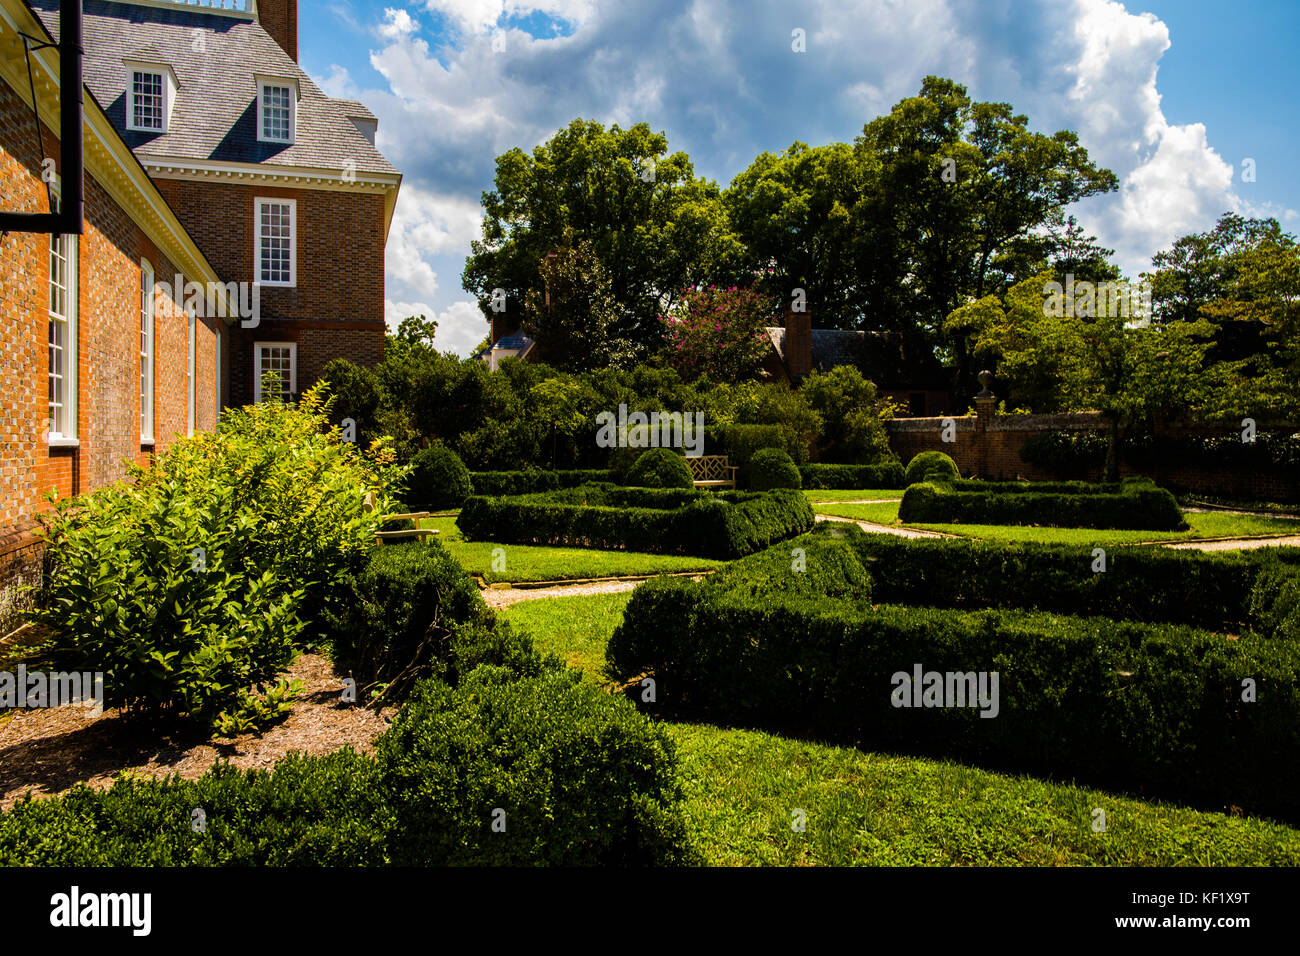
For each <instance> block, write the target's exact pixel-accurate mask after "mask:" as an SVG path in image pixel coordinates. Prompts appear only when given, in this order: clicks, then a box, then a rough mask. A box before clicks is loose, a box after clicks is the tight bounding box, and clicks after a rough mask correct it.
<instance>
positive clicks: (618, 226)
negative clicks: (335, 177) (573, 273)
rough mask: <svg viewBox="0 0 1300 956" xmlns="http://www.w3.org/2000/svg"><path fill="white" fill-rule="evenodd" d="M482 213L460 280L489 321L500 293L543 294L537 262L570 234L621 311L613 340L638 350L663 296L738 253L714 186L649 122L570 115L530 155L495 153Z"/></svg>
mask: <svg viewBox="0 0 1300 956" xmlns="http://www.w3.org/2000/svg"><path fill="white" fill-rule="evenodd" d="M483 209H484V214H483V238H482V239H481V240H477V241H475V242H474V243H473V244H472V246H471V248H472V254H471V255H470V257H469V258H468V260H466V263H465V271H464V273H463V275H462V277H461V281H462V284H463V285H464V287H465V289H466V290H467V291H469V292H471V293H473V294H474V295H475V296H476V297H477V298H478V301H479V307H480V308H481V309H482V310H483V314H484V315H485V316H487V315H491V314H492V313H491V302H492V298H493V295H494V292H495V290H497V289H500V290H502V292H503V293H504V295H505V308H506V310H507V311H509V310H510V309H512V308H514V309H520V308H522V304H523V302H524V301H525V297H526V295H527V293H528V291H529V290H530V289H539V290H540V289H541V281H540V277H539V274H538V267H539V264H540V263H541V261H542V259H543V257H544V256H545V255H546V254H547V252H549V251H550V250H551V249H553V248H555V247H556V246H558V245H560V244H561V243H563V242H564V237H565V229H566V228H570V229H572V230H573V234H574V236H575V238H576V239H578V240H583V239H585V240H587V241H588V242H590V243H591V246H592V249H593V251H594V254H595V256H596V258H597V259H598V260H599V261H600V262H601V264H602V266H603V267H604V269H605V270H606V271H607V273H608V275H609V282H610V291H611V293H612V295H613V298H614V301H615V303H616V304H617V308H618V312H619V314H618V318H617V321H616V322H615V323H614V325H613V327H612V328H611V334H612V335H613V336H614V337H616V338H627V339H628V340H630V341H631V342H632V343H633V344H634V345H636V346H638V347H641V346H647V345H653V344H656V343H657V341H658V337H659V335H660V333H661V329H660V326H659V323H658V321H657V318H658V316H659V314H660V312H661V310H662V308H663V307H664V304H665V302H664V301H661V299H662V300H666V301H667V302H671V299H672V297H673V295H674V293H675V292H676V290H678V289H681V288H683V287H686V286H694V285H698V284H699V283H700V282H702V281H705V280H709V279H713V278H714V277H715V276H716V275H719V274H723V273H726V272H727V271H728V270H729V269H732V268H734V264H735V263H736V262H738V261H739V260H740V258H741V252H742V250H741V247H740V244H739V242H738V241H737V240H736V239H735V237H734V236H733V235H732V233H731V231H730V229H729V228H728V226H727V222H726V215H725V212H724V211H723V207H722V200H721V194H720V191H719V189H718V186H717V184H716V183H712V182H710V181H708V180H706V179H701V178H697V177H696V176H695V173H694V168H693V166H692V165H691V161H690V157H689V156H687V155H686V153H684V152H680V151H679V152H675V153H671V154H669V153H668V139H667V137H666V136H665V135H664V134H663V133H662V132H661V133H654V132H652V131H651V129H650V127H649V125H647V124H645V123H638V124H636V125H635V126H633V127H631V128H629V129H627V130H623V129H620V128H619V127H618V126H611V127H610V128H609V129H608V130H607V129H605V127H604V126H602V125H601V124H600V123H596V122H591V121H587V120H581V119H575V120H574V121H573V122H571V123H570V124H569V125H568V126H567V127H565V128H564V129H561V130H560V131H559V132H557V133H556V134H555V135H554V136H552V137H551V138H550V139H549V140H548V141H547V142H545V143H543V144H542V145H540V146H537V147H536V148H535V149H534V150H533V151H532V154H531V155H530V154H528V153H525V152H524V151H523V150H521V149H518V148H516V149H512V150H509V151H508V152H506V153H503V154H502V155H500V156H498V157H497V161H496V176H495V180H494V186H493V189H492V190H490V191H487V192H484V193H483Z"/></svg>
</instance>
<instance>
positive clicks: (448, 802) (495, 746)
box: [376, 667, 685, 866]
mask: <svg viewBox="0 0 1300 956" xmlns="http://www.w3.org/2000/svg"><path fill="white" fill-rule="evenodd" d="M376 748H377V758H378V763H379V768H380V773H381V787H382V789H383V791H384V793H385V794H386V795H387V796H388V797H389V799H390V800H391V808H392V814H393V826H394V829H393V838H392V841H391V848H392V852H393V857H392V860H393V862H394V863H395V864H398V865H405V866H409V865H417V866H431V865H432V866H436V865H447V864H466V865H478V866H482V865H524V864H538V863H544V864H554V865H568V866H573V865H606V866H609V865H651V864H663V863H674V862H679V861H681V860H682V859H683V858H684V855H685V836H684V827H683V822H682V817H681V810H680V802H681V795H680V791H679V789H678V786H677V783H676V781H675V779H674V768H675V757H674V752H673V748H672V744H671V742H670V741H669V740H668V738H667V735H666V734H665V733H664V732H663V730H661V729H660V728H658V727H656V726H655V725H654V724H652V723H651V722H650V721H649V720H647V719H646V718H644V717H642V716H641V715H640V714H638V713H637V712H636V711H635V709H634V708H632V707H631V706H630V705H629V704H628V703H627V702H626V701H624V700H622V699H620V698H616V697H613V696H611V695H609V694H607V693H606V692H605V691H603V690H602V689H601V688H599V687H596V686H593V685H590V684H585V683H583V682H581V681H580V679H579V676H578V674H577V673H576V672H572V671H566V672H559V673H550V674H545V675H542V676H539V677H533V678H525V679H523V680H508V679H505V675H503V674H502V672H501V671H499V670H497V669H496V668H492V667H481V668H479V669H478V670H476V671H475V672H474V673H473V674H472V675H470V676H469V677H468V678H467V679H466V681H465V682H464V683H463V684H462V686H461V687H460V688H455V689H453V688H451V687H449V686H447V685H446V684H442V683H438V682H433V681H429V682H425V683H422V684H420V685H419V686H418V687H417V688H416V691H415V693H414V694H413V695H412V697H411V699H410V700H409V701H408V703H407V704H406V706H405V707H403V708H402V710H401V712H400V713H399V714H398V716H397V718H396V719H395V720H394V722H393V725H392V727H391V728H390V729H389V730H388V731H387V732H386V733H385V734H384V735H383V736H382V737H381V738H380V739H379V740H378V741H377V744H376ZM502 812H503V813H504V816H502V815H501V814H502ZM494 819H495V820H497V821H500V822H499V823H498V826H499V825H500V823H504V827H505V829H504V832H497V831H495V830H494V829H493V823H494Z"/></svg>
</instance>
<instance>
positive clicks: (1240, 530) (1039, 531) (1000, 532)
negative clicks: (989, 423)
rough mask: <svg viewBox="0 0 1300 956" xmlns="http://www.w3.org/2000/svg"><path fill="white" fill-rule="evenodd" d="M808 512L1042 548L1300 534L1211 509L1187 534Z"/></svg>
mask: <svg viewBox="0 0 1300 956" xmlns="http://www.w3.org/2000/svg"><path fill="white" fill-rule="evenodd" d="M813 510H814V511H816V512H817V514H821V515H838V516H840V517H843V518H853V519H855V520H857V521H871V522H874V523H876V524H884V525H893V526H895V527H900V528H901V527H907V528H921V529H923V530H927V531H943V532H946V533H948V534H958V535H964V536H966V537H970V538H983V539H986V540H990V541H1041V542H1044V543H1046V544H1094V545H1101V546H1105V545H1121V544H1134V543H1136V542H1139V541H1186V540H1194V539H1197V538H1226V537H1239V536H1240V537H1245V536H1249V535H1257V534H1300V520H1298V519H1295V518H1280V517H1264V516H1260V515H1235V514H1225V513H1223V512H1217V511H1204V512H1196V513H1193V514H1189V515H1187V523H1188V524H1189V525H1191V530H1189V531H1124V530H1118V531H1114V530H1112V531H1098V530H1094V529H1090V528H1043V527H1034V526H1031V525H994V524H908V525H901V524H899V523H898V502H894V501H889V502H882V503H880V504H874V505H846V504H823V505H814V506H813Z"/></svg>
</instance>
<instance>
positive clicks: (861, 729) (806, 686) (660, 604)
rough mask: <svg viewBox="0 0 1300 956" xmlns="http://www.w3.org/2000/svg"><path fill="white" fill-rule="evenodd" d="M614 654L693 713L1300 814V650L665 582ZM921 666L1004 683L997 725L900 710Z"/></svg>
mask: <svg viewBox="0 0 1300 956" xmlns="http://www.w3.org/2000/svg"><path fill="white" fill-rule="evenodd" d="M607 657H608V660H609V663H610V666H611V668H612V670H613V672H614V673H615V674H616V675H617V676H618V677H620V678H623V679H630V678H633V677H635V676H638V675H641V674H645V673H653V674H654V675H655V677H656V680H657V683H658V697H659V701H660V703H661V704H662V705H665V706H667V707H668V708H671V709H673V710H674V711H676V712H678V713H690V714H701V713H702V714H704V715H707V717H708V718H709V719H711V720H715V721H720V722H727V723H733V722H735V723H743V724H748V725H756V726H763V727H767V728H770V729H773V730H778V731H781V732H795V733H799V734H804V735H809V736H813V737H816V738H818V739H833V740H837V741H843V742H845V743H851V744H855V745H859V746H863V747H866V748H868V749H876V750H886V751H904V752H911V753H919V754H924V755H932V756H946V757H954V758H958V759H962V760H971V761H977V762H980V763H982V764H985V765H988V766H992V767H995V768H997V769H1005V770H1012V771H1017V772H1029V773H1035V774H1050V775H1055V776H1058V777H1060V778H1064V779H1077V780H1081V781H1087V782H1089V783H1093V784H1096V785H1100V786H1107V787H1116V788H1123V789H1127V790H1130V791H1135V792H1143V791H1150V792H1153V793H1156V794H1160V795H1167V796H1170V797H1176V798H1177V799H1179V800H1180V801H1187V800H1188V799H1191V800H1196V801H1204V802H1206V803H1213V804H1217V805H1220V806H1221V805H1223V804H1225V803H1232V804H1236V805H1239V806H1243V807H1247V808H1249V809H1251V810H1252V811H1255V812H1263V813H1278V814H1281V815H1284V816H1286V817H1288V818H1291V819H1295V818H1297V817H1300V644H1297V643H1295V642H1291V641H1267V640H1262V639H1259V638H1256V637H1253V636H1250V635H1246V636H1243V637H1242V638H1241V639H1240V640H1228V639H1225V638H1223V637H1219V636H1215V635H1211V634H1209V633H1207V632H1204V631H1199V630H1193V629H1190V628H1181V627H1171V626H1168V625H1164V626H1152V625H1148V624H1141V623H1134V622H1114V621H1110V620H1107V619H1104V618H1069V617H1061V616H1057V615H1051V614H1044V613H1041V612H1007V611H974V612H953V611H951V610H939V609H928V608H904V607H897V606H886V605H882V606H880V607H878V608H876V609H875V610H874V611H872V610H858V609H856V608H849V607H845V606H843V605H842V604H841V605H835V606H832V607H826V606H823V605H820V604H818V603H816V602H814V601H808V600H799V599H788V598H784V597H781V596H779V595H772V594H768V595H762V596H759V597H755V598H749V599H745V598H738V597H736V596H734V595H727V594H723V593H720V592H719V590H718V589H717V588H714V587H710V585H709V584H707V583H704V582H698V583H697V582H683V581H670V580H665V579H660V580H659V581H654V582H650V583H648V584H646V585H644V586H642V587H640V588H638V589H637V590H636V591H635V592H634V593H633V595H632V599H631V601H630V602H629V604H628V606H627V609H626V611H625V612H624V617H623V623H622V624H621V625H620V626H619V628H618V629H617V630H616V631H615V632H614V635H613V637H612V638H611V640H610V643H609V647H608V650H607ZM917 664H920V665H921V666H922V668H923V670H924V671H927V672H929V671H938V672H940V673H948V672H952V673H959V674H966V673H969V672H996V673H997V674H998V675H999V685H998V696H997V706H998V711H997V715H996V717H994V718H992V719H983V718H981V716H980V714H981V713H982V712H983V710H982V708H981V707H978V706H976V707H970V706H956V707H941V706H940V707H921V708H916V707H901V706H895V704H894V690H895V688H896V687H897V682H896V680H895V675H897V674H899V673H903V674H905V675H911V674H912V673H913V669H914V667H915V665H917ZM1247 678H1250V679H1252V680H1253V681H1254V682H1255V687H1256V693H1257V699H1256V700H1254V701H1252V702H1246V701H1243V699H1242V698H1243V681H1245V680H1246V679H1247Z"/></svg>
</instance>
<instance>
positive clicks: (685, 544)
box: [456, 485, 814, 559]
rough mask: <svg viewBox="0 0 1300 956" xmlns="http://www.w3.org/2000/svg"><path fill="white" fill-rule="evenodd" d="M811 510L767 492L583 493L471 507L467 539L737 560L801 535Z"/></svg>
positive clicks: (465, 515)
mask: <svg viewBox="0 0 1300 956" xmlns="http://www.w3.org/2000/svg"><path fill="white" fill-rule="evenodd" d="M813 520H814V517H813V511H812V507H811V506H810V505H809V504H808V502H807V500H806V499H805V498H804V496H803V495H802V494H800V493H799V492H797V491H790V490H777V491H770V492H763V493H750V492H728V493H723V494H713V493H711V492H707V491H699V492H696V491H686V490H676V489H650V488H618V487H615V486H613V485H584V486H582V487H580V488H570V489H564V490H561V491H558V492H551V493H547V494H535V495H520V496H517V497H512V498H482V497H478V496H474V497H471V498H469V499H468V500H466V502H465V506H464V508H462V509H461V512H460V516H459V517H458V518H457V519H456V525H457V527H458V528H459V529H460V530H461V533H462V534H464V535H465V537H466V538H467V539H469V540H485V541H494V542H503V543H514V544H538V545H551V546H562V547H589V548H606V549H610V550H627V551H643V552H648V553H651V554H691V555H697V556H700V557H709V558H722V559H726V558H735V557H739V556H741V555H744V554H749V553H751V552H753V551H756V550H758V549H760V548H765V547H767V546H768V545H770V544H772V543H774V542H776V541H781V540H784V539H785V538H789V537H792V536H794V535H796V534H801V533H803V532H805V531H807V530H808V529H809V528H811V527H812V525H813Z"/></svg>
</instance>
